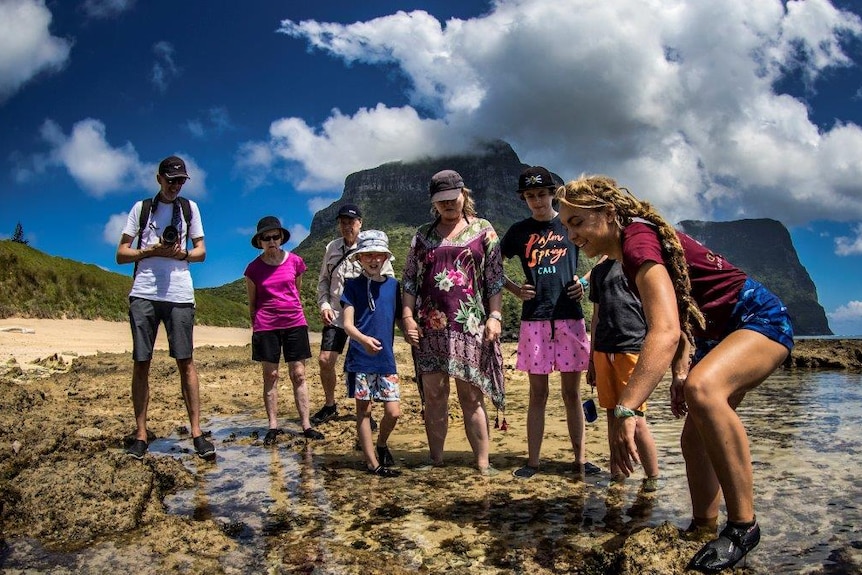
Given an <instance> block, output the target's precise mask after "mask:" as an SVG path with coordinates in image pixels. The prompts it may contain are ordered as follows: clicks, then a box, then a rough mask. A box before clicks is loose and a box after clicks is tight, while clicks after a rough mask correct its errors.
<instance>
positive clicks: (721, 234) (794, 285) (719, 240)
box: [677, 219, 832, 335]
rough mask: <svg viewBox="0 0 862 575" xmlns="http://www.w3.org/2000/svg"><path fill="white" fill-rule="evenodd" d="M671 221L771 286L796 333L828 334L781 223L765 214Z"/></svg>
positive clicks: (813, 291)
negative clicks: (727, 219) (749, 217)
mask: <svg viewBox="0 0 862 575" xmlns="http://www.w3.org/2000/svg"><path fill="white" fill-rule="evenodd" d="M677 227H678V228H679V229H681V230H682V231H684V232H685V233H687V234H689V235H690V236H692V237H693V238H695V239H696V240H698V241H699V242H701V243H702V244H704V245H706V246H709V248H710V249H712V250H713V251H715V252H717V253H720V254H722V255H723V256H724V257H725V258H727V260H728V261H730V262H731V263H732V264H734V265H735V266H737V267H740V268H742V269H743V270H745V272H746V273H748V274H749V275H750V276H751V277H753V278H754V279H756V280H757V281H759V282H760V283H762V284H763V285H765V286H767V287H768V288H769V289H771V290H772V291H773V292H775V294H776V295H778V297H780V298H781V301H783V302H784V305H786V306H787V309H788V310H789V311H790V315H791V317H792V319H793V328H794V330H795V332H796V335H832V331H831V330H830V329H829V324H828V323H827V321H826V312H825V311H824V310H823V306H821V305H820V304H819V303H818V301H817V288H816V287H815V285H814V282H813V281H812V280H811V276H809V275H808V271H807V270H806V269H805V267H804V266H803V265H802V263H801V262H800V261H799V256H798V255H797V254H796V249H795V248H794V247H793V242H792V241H791V239H790V233H789V232H788V231H787V228H785V227H784V225H783V224H781V223H780V222H777V221H775V220H769V219H759V220H736V221H732V222H701V221H692V220H687V221H683V222H680V223H679V224H678V225H677Z"/></svg>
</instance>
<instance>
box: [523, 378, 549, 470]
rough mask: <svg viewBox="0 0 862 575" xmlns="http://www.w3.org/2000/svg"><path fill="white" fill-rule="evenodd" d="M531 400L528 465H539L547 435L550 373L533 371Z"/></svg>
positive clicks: (528, 414) (528, 410) (528, 421)
mask: <svg viewBox="0 0 862 575" xmlns="http://www.w3.org/2000/svg"><path fill="white" fill-rule="evenodd" d="M529 378H530V402H529V405H528V407H527V465H529V466H530V467H536V468H538V467H539V461H540V459H539V454H540V453H541V451H542V440H543V439H544V437H545V406H546V405H547V403H548V375H547V374H545V373H531V374H529Z"/></svg>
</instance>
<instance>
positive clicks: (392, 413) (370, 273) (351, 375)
mask: <svg viewBox="0 0 862 575" xmlns="http://www.w3.org/2000/svg"><path fill="white" fill-rule="evenodd" d="M357 245H358V247H357V249H356V251H355V252H354V253H353V254H352V255H351V258H353V259H355V260H358V261H359V263H360V264H361V265H362V275H360V276H358V277H356V278H353V279H350V280H348V281H347V282H346V283H345V284H344V292H343V293H342V295H341V305H342V307H343V319H344V331H345V332H347V335H348V336H350V345H349V347H348V348H347V355H346V357H345V359H344V370H345V371H346V372H347V395H348V397H352V398H354V399H356V435H357V438H358V442H359V445H360V446H361V447H362V452H363V454H364V455H365V463H366V467H367V468H368V472H369V473H373V474H375V475H379V476H381V477H397V476H398V475H400V472H399V471H398V470H396V469H392V466H393V465H395V459H394V458H393V457H392V453H391V452H390V451H389V447H387V445H386V444H387V441H388V440H389V435H390V434H391V433H392V430H393V429H395V424H396V423H397V422H398V418H399V417H400V416H401V390H400V387H399V385H398V374H397V373H396V372H397V368H396V365H395V349H394V341H395V323H396V322H399V327H400V326H401V325H400V322H401V316H400V314H399V313H398V312H399V311H400V310H401V286H400V284H399V283H398V280H396V279H395V278H393V277H389V276H384V275H383V274H382V270H383V265H384V264H385V263H386V262H387V261H388V260H389V259H390V258H391V257H392V252H390V251H389V238H388V237H386V234H385V233H383V232H381V231H379V230H367V231H364V232H361V233H360V234H359V240H358V244H357ZM372 401H379V402H382V403H383V408H384V413H383V419H382V420H381V421H380V429H379V433H378V436H377V446H376V449H375V446H374V443H373V441H372V436H371V403H372Z"/></svg>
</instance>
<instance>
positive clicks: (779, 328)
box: [692, 278, 793, 363]
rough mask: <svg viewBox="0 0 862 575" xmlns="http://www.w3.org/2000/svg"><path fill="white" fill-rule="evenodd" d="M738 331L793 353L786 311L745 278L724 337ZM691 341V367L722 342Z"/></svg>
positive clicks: (750, 280) (768, 294)
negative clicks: (692, 351)
mask: <svg viewBox="0 0 862 575" xmlns="http://www.w3.org/2000/svg"><path fill="white" fill-rule="evenodd" d="M738 329H750V330H751V331H756V332H757V333H762V334H763V335H765V336H766V337H768V338H769V339H771V340H772V341H776V342H778V343H780V344H781V345H783V346H784V347H786V348H787V349H788V351H789V350H791V349H793V325H791V323H790V316H789V315H788V314H787V307H786V306H785V305H784V304H783V303H781V300H780V299H778V296H776V295H775V294H774V293H772V292H771V291H769V290H768V289H766V288H765V287H763V285H762V284H760V283H759V282H757V281H756V280H753V279H751V278H748V279H746V280H745V285H743V286H742V289H741V290H739V300H738V301H737V302H736V306H734V308H733V313H732V314H731V315H730V320H729V321H728V326H727V331H726V332H725V334H724V337H727V336H728V335H729V334H730V333H732V332H734V331H736V330H738ZM724 337H722V338H721V339H705V338H700V337H696V338H694V343H695V351H694V358H693V360H692V363H697V362H698V361H700V360H701V359H703V358H704V356H706V354H708V353H709V352H710V351H711V350H712V348H714V347H715V346H717V345H718V344H719V343H720V342H721V340H722V339H724Z"/></svg>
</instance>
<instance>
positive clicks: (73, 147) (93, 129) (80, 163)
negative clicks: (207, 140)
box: [33, 118, 207, 198]
mask: <svg viewBox="0 0 862 575" xmlns="http://www.w3.org/2000/svg"><path fill="white" fill-rule="evenodd" d="M41 135H42V138H43V139H44V140H45V142H46V143H48V145H49V146H50V151H49V152H48V153H47V155H45V156H42V155H38V156H35V157H34V158H33V165H34V170H33V171H44V170H46V169H48V168H50V167H53V166H61V167H63V168H65V169H66V171H68V173H69V175H70V176H71V177H72V178H73V179H74V180H75V182H76V183H77V184H78V186H80V187H81V189H83V190H84V191H85V192H87V193H88V194H90V195H91V196H94V197H97V198H101V197H104V196H106V195H108V194H112V193H126V192H130V191H134V192H135V193H140V192H141V191H142V190H144V191H146V192H147V193H154V190H158V184H157V183H156V172H157V171H158V162H160V161H161V159H159V160H156V161H154V162H144V161H142V160H141V159H140V158H139V157H138V152H137V151H136V150H135V147H134V146H133V145H132V143H131V142H126V143H125V144H124V145H122V146H120V147H114V146H112V145H111V144H110V142H108V139H107V129H106V128H105V124H104V123H102V122H101V121H100V120H96V119H93V118H87V119H85V120H81V121H80V122H77V123H76V124H75V125H74V126H72V131H71V133H70V134H68V135H66V134H65V133H64V132H63V129H62V128H61V127H60V125H59V124H57V123H56V122H54V121H53V120H50V119H48V120H45V122H44V123H43V124H42V129H41ZM175 154H176V155H178V156H180V157H181V158H183V160H185V162H186V168H187V169H188V172H189V175H190V176H191V179H190V180H189V181H188V182H187V183H186V185H185V186H183V192H182V193H183V195H184V196H186V197H190V198H202V197H204V196H206V194H207V187H206V179H207V173H206V171H205V170H204V169H203V168H201V167H200V166H199V165H198V164H197V163H196V162H195V160H194V158H192V157H191V156H189V155H188V154H185V153H183V152H175Z"/></svg>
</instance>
